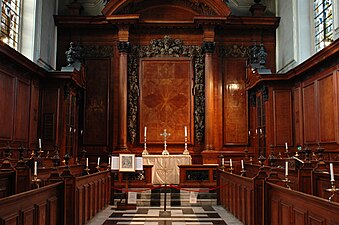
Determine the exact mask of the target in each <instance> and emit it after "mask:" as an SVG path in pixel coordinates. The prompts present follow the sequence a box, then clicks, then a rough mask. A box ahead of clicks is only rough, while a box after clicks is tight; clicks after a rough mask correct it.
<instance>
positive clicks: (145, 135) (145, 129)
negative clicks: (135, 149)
mask: <svg viewBox="0 0 339 225" xmlns="http://www.w3.org/2000/svg"><path fill="white" fill-rule="evenodd" d="M146 132H147V127H146V126H145V130H144V137H146Z"/></svg>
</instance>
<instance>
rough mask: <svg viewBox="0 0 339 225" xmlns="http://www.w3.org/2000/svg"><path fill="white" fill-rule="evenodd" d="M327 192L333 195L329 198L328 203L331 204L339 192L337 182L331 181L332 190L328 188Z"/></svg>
mask: <svg viewBox="0 0 339 225" xmlns="http://www.w3.org/2000/svg"><path fill="white" fill-rule="evenodd" d="M325 190H326V191H328V192H330V193H331V195H330V197H328V201H330V202H331V201H332V199H333V197H334V195H335V194H336V193H337V192H338V191H339V188H336V186H335V181H334V180H332V181H331V188H328V189H325Z"/></svg>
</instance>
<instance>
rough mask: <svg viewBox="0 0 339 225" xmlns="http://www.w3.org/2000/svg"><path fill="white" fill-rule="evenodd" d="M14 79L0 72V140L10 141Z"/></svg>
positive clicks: (12, 120) (12, 119)
mask: <svg viewBox="0 0 339 225" xmlns="http://www.w3.org/2000/svg"><path fill="white" fill-rule="evenodd" d="M14 85H15V79H14V78H13V77H11V76H9V75H7V74H4V73H2V71H0V93H1V95H0V127H1V129H0V139H5V140H11V139H12V135H13V127H14V126H13V122H14V98H15V91H14V90H15V88H14Z"/></svg>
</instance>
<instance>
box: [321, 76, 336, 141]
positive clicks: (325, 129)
mask: <svg viewBox="0 0 339 225" xmlns="http://www.w3.org/2000/svg"><path fill="white" fill-rule="evenodd" d="M334 94H335V92H334V82H333V75H332V73H331V74H330V75H329V76H326V77H323V78H322V79H319V80H318V107H319V140H320V142H335V141H336V133H335V130H336V127H338V108H337V105H336V104H335V102H336V101H334V100H335V99H334V97H335V95H334Z"/></svg>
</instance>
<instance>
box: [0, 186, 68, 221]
mask: <svg viewBox="0 0 339 225" xmlns="http://www.w3.org/2000/svg"><path fill="white" fill-rule="evenodd" d="M63 187H64V185H63V183H62V182H58V183H55V184H52V185H48V186H46V187H42V188H39V189H35V190H30V191H27V192H23V193H20V194H16V195H12V196H9V197H6V198H2V199H0V209H1V210H0V224H11V225H32V224H34V225H35V224H49V225H61V224H64V223H63V221H62V218H63V210H62V209H63V206H62V204H63V202H64V192H63V191H64V189H63Z"/></svg>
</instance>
